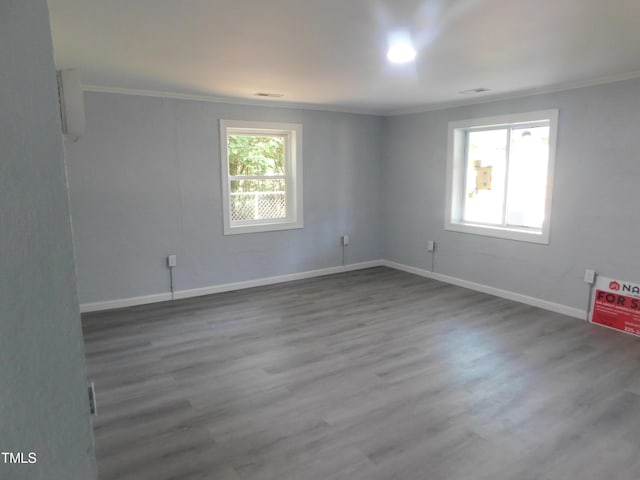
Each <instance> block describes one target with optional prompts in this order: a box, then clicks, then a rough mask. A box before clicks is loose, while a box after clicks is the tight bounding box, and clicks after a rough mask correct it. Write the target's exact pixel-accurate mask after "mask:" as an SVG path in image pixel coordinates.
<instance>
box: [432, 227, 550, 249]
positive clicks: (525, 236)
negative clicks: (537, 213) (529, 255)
mask: <svg viewBox="0 0 640 480" xmlns="http://www.w3.org/2000/svg"><path fill="white" fill-rule="evenodd" d="M444 229H445V230H449V231H452V232H460V233H470V234H473V235H482V236H484V237H494V238H502V239H505V240H515V241H518V242H528V243H538V244H541V245H548V244H549V233H548V232H544V230H543V231H529V230H524V229H517V228H505V227H492V226H488V225H476V224H471V223H447V224H446V225H445V226H444Z"/></svg>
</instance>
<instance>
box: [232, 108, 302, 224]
mask: <svg viewBox="0 0 640 480" xmlns="http://www.w3.org/2000/svg"><path fill="white" fill-rule="evenodd" d="M220 145H221V159H222V162H221V163H222V193H223V196H222V201H223V208H224V210H223V218H224V234H225V235H231V234H236V233H252V232H265V231H272V230H286V229H291V228H302V227H303V221H302V125H300V124H294V123H271V122H248V121H236V120H221V121H220Z"/></svg>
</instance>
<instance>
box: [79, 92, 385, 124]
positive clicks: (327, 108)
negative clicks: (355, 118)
mask: <svg viewBox="0 0 640 480" xmlns="http://www.w3.org/2000/svg"><path fill="white" fill-rule="evenodd" d="M82 89H83V90H84V91H85V92H95V93H116V94H119V95H136V96H140V97H155V98H170V99H176V100H192V101H195V102H209V103H226V104H229V105H248V106H253V107H271V108H291V109H296V110H317V111H321V112H338V113H353V114H356V115H375V116H382V115H383V114H384V112H383V111H382V110H379V109H373V108H357V107H353V108H351V107H347V106H344V107H343V106H340V105H331V104H321V103H302V102H288V101H282V100H259V99H252V98H242V97H216V96H214V95H198V94H193V93H175V92H164V91H161V90H145V89H133V88H120V87H107V86H103V85H83V86H82Z"/></svg>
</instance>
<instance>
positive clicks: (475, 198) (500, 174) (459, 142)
mask: <svg viewBox="0 0 640 480" xmlns="http://www.w3.org/2000/svg"><path fill="white" fill-rule="evenodd" d="M557 123H558V111H557V110H547V111H541V112H531V113H524V114H516V115H503V116H499V117H490V118H478V119H473V120H463V121H458V122H451V123H450V124H449V147H448V164H447V202H446V204H447V206H446V212H445V229H446V230H453V231H458V232H465V233H473V234H478V235H487V236H492V237H499V238H507V239H512V240H521V241H526V242H534V243H543V244H547V243H549V224H550V215H551V193H552V189H553V170H554V158H555V149H556V131H557Z"/></svg>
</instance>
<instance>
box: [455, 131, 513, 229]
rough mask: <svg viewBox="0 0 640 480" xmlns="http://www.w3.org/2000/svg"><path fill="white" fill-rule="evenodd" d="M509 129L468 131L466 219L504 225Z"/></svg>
mask: <svg viewBox="0 0 640 480" xmlns="http://www.w3.org/2000/svg"><path fill="white" fill-rule="evenodd" d="M506 147H507V129H496V130H482V131H476V132H474V131H471V132H468V133H467V167H466V176H465V177H466V178H465V190H464V192H465V198H464V221H465V222H470V223H486V224H492V225H502V224H503V212H504V201H505V188H504V186H505V174H506Z"/></svg>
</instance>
